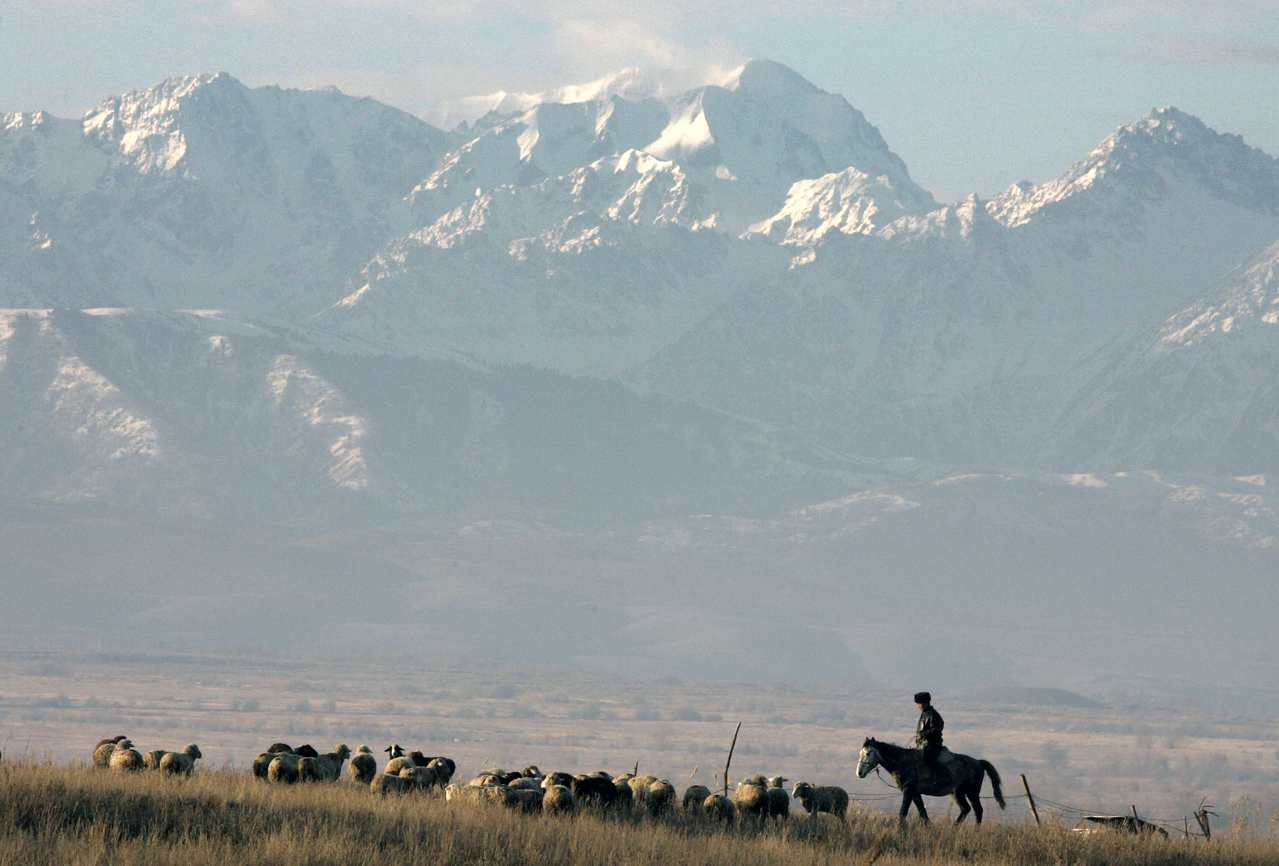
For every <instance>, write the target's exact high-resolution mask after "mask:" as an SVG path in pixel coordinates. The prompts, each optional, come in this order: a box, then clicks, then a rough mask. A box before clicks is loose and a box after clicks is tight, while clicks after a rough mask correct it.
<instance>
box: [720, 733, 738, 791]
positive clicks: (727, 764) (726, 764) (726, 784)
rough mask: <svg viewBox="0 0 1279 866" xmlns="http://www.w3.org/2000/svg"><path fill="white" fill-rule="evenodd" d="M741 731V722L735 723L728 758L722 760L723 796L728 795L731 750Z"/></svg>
mask: <svg viewBox="0 0 1279 866" xmlns="http://www.w3.org/2000/svg"><path fill="white" fill-rule="evenodd" d="M741 732H742V723H741V722H738V723H737V730H735V731H733V743H732V745H730V746H729V747H728V760H727V761H725V762H724V796H725V797H727V796H728V768H729V766H731V765H732V763H733V750H734V749H736V748H737V735H738V734H740V733H741Z"/></svg>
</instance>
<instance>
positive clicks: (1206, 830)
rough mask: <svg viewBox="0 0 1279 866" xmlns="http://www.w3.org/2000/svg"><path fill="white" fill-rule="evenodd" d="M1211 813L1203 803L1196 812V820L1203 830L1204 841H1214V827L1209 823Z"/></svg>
mask: <svg viewBox="0 0 1279 866" xmlns="http://www.w3.org/2000/svg"><path fill="white" fill-rule="evenodd" d="M1210 814H1211V813H1210V812H1209V811H1208V809H1207V807H1205V806H1204V804H1203V803H1200V804H1199V809H1198V811H1196V812H1195V820H1196V821H1198V822H1199V829H1200V830H1203V834H1204V840H1205V841H1207V842H1211V841H1212V826H1211V825H1210V824H1209V823H1208V815H1210Z"/></svg>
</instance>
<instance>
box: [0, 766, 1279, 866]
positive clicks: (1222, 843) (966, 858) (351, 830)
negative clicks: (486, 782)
mask: <svg viewBox="0 0 1279 866" xmlns="http://www.w3.org/2000/svg"><path fill="white" fill-rule="evenodd" d="M1277 861H1279V843H1276V842H1275V841H1273V840H1269V839H1266V840H1249V841H1243V840H1234V839H1222V840H1215V841H1214V842H1212V843H1211V844H1206V843H1204V842H1202V841H1201V840H1190V841H1184V840H1176V839H1174V840H1168V841H1164V840H1145V841H1143V840H1139V839H1136V838H1133V837H1129V836H1120V835H1113V836H1112V835H1107V836H1104V837H1099V836H1094V837H1082V836H1079V835H1078V834H1072V833H1070V832H1069V831H1068V830H1067V829H1065V828H1060V827H1053V828H1046V829H1043V830H1037V829H1035V828H1033V827H1029V826H1010V825H1004V826H1002V827H1001V826H992V825H987V826H985V827H982V828H976V827H963V828H958V829H956V828H952V827H946V826H940V824H939V825H935V826H933V827H930V828H924V827H918V826H911V827H909V828H908V829H907V830H906V831H904V832H903V831H899V830H898V829H897V826H896V822H895V821H894V820H892V819H891V818H888V817H885V816H883V815H870V814H863V813H857V812H855V813H853V814H852V815H851V817H850V821H849V822H848V824H847V825H842V824H837V823H834V822H827V821H818V822H813V821H809V820H807V819H805V818H803V817H798V818H792V819H791V820H790V822H789V823H787V824H785V825H783V826H774V827H770V828H767V829H764V830H750V829H746V828H740V827H739V828H737V829H734V830H727V831H726V830H723V829H720V828H717V827H715V826H712V825H710V824H708V823H707V822H705V821H703V820H694V819H691V818H689V817H686V816H681V815H676V816H672V817H670V818H668V819H664V820H662V821H660V822H657V821H654V820H653V819H650V818H639V817H626V818H615V817H601V816H597V815H579V816H577V817H574V818H552V817H549V816H526V815H519V814H515V813H512V812H508V811H506V810H504V809H502V808H500V807H482V806H461V805H458V804H455V803H454V804H449V803H445V802H444V800H443V798H442V797H440V796H439V795H434V796H427V795H415V796H412V797H407V798H393V799H387V800H381V799H378V798H377V797H375V796H374V795H373V794H371V793H370V792H369V791H368V790H366V789H364V788H362V787H356V786H354V785H351V784H348V783H346V782H342V783H340V784H337V785H313V786H306V787H293V788H282V787H273V786H268V785H266V784H264V783H261V782H258V781H256V780H254V779H253V778H252V777H251V776H250V775H249V773H248V772H247V771H209V772H201V771H197V774H196V776H195V777H194V778H192V779H190V780H185V781H179V780H172V779H165V778H161V777H159V776H156V775H151V774H147V775H141V776H134V777H121V776H119V775H116V774H113V773H110V772H106V771H95V770H90V769H86V768H82V767H69V768H68V767H57V766H52V765H37V764H7V765H2V766H0V866H19V864H20V866H39V864H67V863H75V864H113V866H115V864H138V866H153V864H169V863H172V864H184V866H187V864H189V866H199V864H232V863H234V864H289V866H291V864H303V863H306V864H343V866H346V864H357V863H359V864H381V863H386V864H397V866H398V864H412V863H430V864H477V863H478V864H523V863H536V864H538V866H554V864H566V866H588V864H589V866H596V864H617V866H629V864H650V863H651V864H663V866H671V864H684V863H688V864H707V866H715V864H724V866H728V864H733V866H737V864H742V863H752V864H776V866H799V864H834V863H855V864H870V863H876V862H877V863H881V864H894V863H898V864H907V863H910V864H943V863H945V864H950V863H975V864H1065V863H1070V864H1080V866H1089V864H1093V866H1128V864H1132V866H1137V864H1141V866H1163V864H1190V863H1205V864H1218V863H1220V864H1226V863H1229V864H1242V866H1249V864H1256V866H1262V864H1273V863H1275V862H1277Z"/></svg>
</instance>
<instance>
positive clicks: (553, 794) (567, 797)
mask: <svg viewBox="0 0 1279 866" xmlns="http://www.w3.org/2000/svg"><path fill="white" fill-rule="evenodd" d="M542 811H543V812H544V813H546V814H548V815H571V814H573V813H574V812H576V811H577V798H576V797H574V796H573V792H572V791H571V790H569V789H568V788H566V787H564V786H563V785H552V786H550V787H549V788H547V789H546V793H545V794H543V795H542Z"/></svg>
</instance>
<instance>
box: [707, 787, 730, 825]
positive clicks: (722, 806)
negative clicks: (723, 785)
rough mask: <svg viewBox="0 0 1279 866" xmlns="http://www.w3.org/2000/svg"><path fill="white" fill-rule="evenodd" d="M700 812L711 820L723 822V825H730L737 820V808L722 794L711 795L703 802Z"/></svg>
mask: <svg viewBox="0 0 1279 866" xmlns="http://www.w3.org/2000/svg"><path fill="white" fill-rule="evenodd" d="M702 811H703V812H705V813H706V817H708V818H710V819H711V820H713V821H723V822H724V823H725V824H732V823H733V821H734V820H736V818H737V807H736V806H734V805H733V801H732V800H730V799H728V798H727V797H725V796H724V795H723V794H711V795H710V796H709V797H707V798H706V799H705V800H703V801H702Z"/></svg>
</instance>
